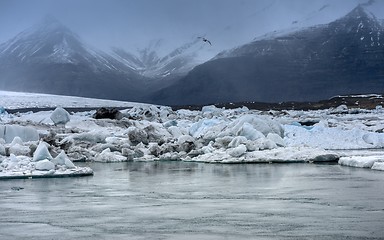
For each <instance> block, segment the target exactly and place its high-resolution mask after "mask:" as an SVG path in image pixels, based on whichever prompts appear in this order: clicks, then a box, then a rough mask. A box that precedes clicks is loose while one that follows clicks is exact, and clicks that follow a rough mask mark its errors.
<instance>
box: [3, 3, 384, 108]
mask: <svg viewBox="0 0 384 240" xmlns="http://www.w3.org/2000/svg"><path fill="white" fill-rule="evenodd" d="M382 24H383V22H382V20H378V19H376V18H375V17H374V16H373V15H372V14H370V13H368V12H367V11H366V10H365V9H364V7H363V6H361V5H359V6H357V7H356V8H355V9H353V10H352V11H351V12H350V13H348V14H347V15H346V16H344V17H342V18H340V19H338V20H336V21H334V22H331V23H329V24H324V25H318V26H313V27H310V28H306V29H303V30H299V31H296V32H291V33H288V34H274V35H272V36H269V37H265V38H262V39H258V40H255V41H253V42H251V43H248V44H245V45H243V46H239V47H237V48H235V49H232V50H228V51H225V52H222V53H220V54H219V55H217V56H216V57H215V58H213V59H212V60H210V61H208V62H206V63H203V64H201V65H197V64H198V62H197V61H196V59H193V56H194V55H195V53H196V52H198V51H199V50H200V48H199V46H200V45H199V44H200V42H199V40H196V41H193V42H191V43H187V44H185V45H184V46H182V47H180V48H177V49H176V50H175V51H173V52H171V53H170V54H169V55H167V56H165V57H163V58H159V57H157V56H156V52H154V51H153V50H150V49H147V50H145V51H142V52H141V55H140V56H138V57H137V56H135V55H133V54H130V53H127V52H125V51H124V50H122V49H114V50H113V53H112V54H107V53H105V52H103V51H100V50H97V49H94V48H92V47H90V46H88V45H87V44H85V43H83V42H81V40H80V38H79V37H78V36H77V35H76V34H74V33H73V32H71V31H70V30H69V29H68V28H67V27H65V26H63V25H62V24H60V23H59V22H58V21H57V20H55V19H53V18H50V17H49V18H46V19H45V20H44V21H43V22H42V23H40V24H38V25H36V26H34V27H32V28H31V29H28V30H26V31H24V32H22V33H20V34H18V35H17V36H16V37H15V38H13V39H11V40H9V41H8V42H5V43H3V44H1V45H0V90H12V91H25V92H40V93H53V94H62V95H72V96H85V97H95V98H106V99H117V100H127V101H141V102H150V103H157V104H166V105H188V104H211V103H218V102H220V103H223V102H244V101H258V102H282V101H318V100H322V99H328V98H330V97H332V96H335V95H347V94H365V93H383V92H384V67H383V66H384V31H383V30H384V28H383V25H382ZM196 65H197V66H196ZM191 69H192V70H191Z"/></svg>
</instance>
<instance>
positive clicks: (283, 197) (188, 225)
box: [0, 162, 384, 240]
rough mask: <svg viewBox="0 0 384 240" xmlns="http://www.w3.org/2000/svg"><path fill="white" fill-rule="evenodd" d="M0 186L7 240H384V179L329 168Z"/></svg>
mask: <svg viewBox="0 0 384 240" xmlns="http://www.w3.org/2000/svg"><path fill="white" fill-rule="evenodd" d="M89 165H90V167H92V168H93V169H94V173H95V174H94V176H93V177H84V178H62V179H27V180H7V181H1V182H0V191H1V198H0V212H1V214H0V239H27V238H28V239H41V240H45V239H349V240H350V239H382V238H383V236H384V201H383V193H384V184H383V181H384V174H383V172H381V171H377V172H376V171H372V170H367V169H360V168H349V167H342V166H339V165H322V164H235V165H220V164H203V163H186V162H126V163H115V164H101V163H98V164H97V163H92V164H89Z"/></svg>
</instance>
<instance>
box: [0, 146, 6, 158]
mask: <svg viewBox="0 0 384 240" xmlns="http://www.w3.org/2000/svg"><path fill="white" fill-rule="evenodd" d="M0 155H2V156H5V155H6V152H5V147H4V145H3V144H1V143H0Z"/></svg>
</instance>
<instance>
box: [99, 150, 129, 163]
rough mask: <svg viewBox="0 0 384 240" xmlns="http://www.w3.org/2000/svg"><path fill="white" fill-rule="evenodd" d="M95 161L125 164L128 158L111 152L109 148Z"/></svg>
mask: <svg viewBox="0 0 384 240" xmlns="http://www.w3.org/2000/svg"><path fill="white" fill-rule="evenodd" d="M95 161H97V162H124V161H127V157H124V156H122V155H121V153H119V152H111V149H109V148H107V149H105V150H104V151H102V152H101V153H99V154H98V155H97V156H96V158H95Z"/></svg>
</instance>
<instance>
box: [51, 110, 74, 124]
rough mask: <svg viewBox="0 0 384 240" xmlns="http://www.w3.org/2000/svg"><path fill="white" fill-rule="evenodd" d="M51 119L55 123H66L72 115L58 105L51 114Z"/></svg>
mask: <svg viewBox="0 0 384 240" xmlns="http://www.w3.org/2000/svg"><path fill="white" fill-rule="evenodd" d="M51 120H52V122H53V123H54V124H55V125H59V124H66V123H67V122H69V121H70V115H69V113H68V112H67V111H66V110H65V109H64V108H62V107H57V108H56V109H55V110H54V111H53V112H52V114H51Z"/></svg>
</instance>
